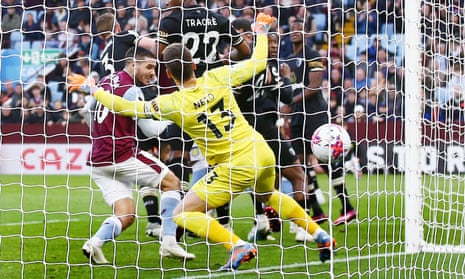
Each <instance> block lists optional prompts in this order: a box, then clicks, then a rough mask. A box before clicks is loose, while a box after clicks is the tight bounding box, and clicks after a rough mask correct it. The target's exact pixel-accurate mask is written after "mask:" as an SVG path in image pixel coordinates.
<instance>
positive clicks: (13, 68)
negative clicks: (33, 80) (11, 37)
mask: <svg viewBox="0 0 465 279" xmlns="http://www.w3.org/2000/svg"><path fill="white" fill-rule="evenodd" d="M0 63H1V64H0V65H1V68H2V69H8V71H1V81H2V84H3V83H4V82H5V81H6V80H12V81H17V82H19V81H20V78H21V50H20V49H6V50H3V51H2V54H1V61H0Z"/></svg>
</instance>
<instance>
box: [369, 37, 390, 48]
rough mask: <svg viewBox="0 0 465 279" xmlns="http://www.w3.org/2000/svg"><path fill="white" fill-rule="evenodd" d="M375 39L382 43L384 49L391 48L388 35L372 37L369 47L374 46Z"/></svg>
mask: <svg viewBox="0 0 465 279" xmlns="http://www.w3.org/2000/svg"><path fill="white" fill-rule="evenodd" d="M375 39H378V40H380V41H381V46H382V47H384V48H387V47H388V46H389V37H388V35H387V34H373V35H371V37H370V42H369V45H368V46H370V45H372V44H373V41H374V40H375Z"/></svg>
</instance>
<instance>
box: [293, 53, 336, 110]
mask: <svg viewBox="0 0 465 279" xmlns="http://www.w3.org/2000/svg"><path fill="white" fill-rule="evenodd" d="M286 63H287V64H288V65H289V67H290V68H291V83H292V84H293V86H294V88H295V89H294V94H295V95H298V94H302V93H303V90H304V88H305V87H306V86H308V84H309V74H310V72H313V71H315V72H321V71H324V65H323V62H322V61H321V55H320V54H319V53H318V52H317V51H316V50H314V49H312V48H311V47H309V46H305V47H304V48H303V49H302V51H301V52H300V53H298V54H291V55H290V56H289V57H288V58H287V59H286ZM327 109H328V104H327V103H326V100H325V99H324V97H323V94H322V92H321V90H320V92H319V93H318V94H313V95H312V96H311V97H305V100H304V102H299V103H294V104H293V111H299V112H307V113H312V112H320V111H324V110H327Z"/></svg>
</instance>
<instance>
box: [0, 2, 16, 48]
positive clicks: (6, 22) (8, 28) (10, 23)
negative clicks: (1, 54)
mask: <svg viewBox="0 0 465 279" xmlns="http://www.w3.org/2000/svg"><path fill="white" fill-rule="evenodd" d="M20 29H21V16H20V15H19V14H17V13H16V9H15V8H14V7H10V8H8V9H7V14H6V15H3V16H2V28H0V30H1V31H2V33H3V34H2V35H3V38H2V48H10V47H11V43H10V35H11V33H12V32H13V31H19V30H20Z"/></svg>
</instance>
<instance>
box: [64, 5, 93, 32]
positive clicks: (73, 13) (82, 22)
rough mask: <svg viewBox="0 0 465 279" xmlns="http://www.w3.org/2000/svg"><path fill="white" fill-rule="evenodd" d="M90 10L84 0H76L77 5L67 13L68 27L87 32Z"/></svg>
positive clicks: (88, 29)
mask: <svg viewBox="0 0 465 279" xmlns="http://www.w3.org/2000/svg"><path fill="white" fill-rule="evenodd" d="M90 18H91V12H90V9H89V7H88V6H87V5H86V1H85V0H78V1H77V7H76V8H72V9H71V10H70V13H69V22H68V27H69V28H71V29H74V30H76V31H77V33H89V31H90Z"/></svg>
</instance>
